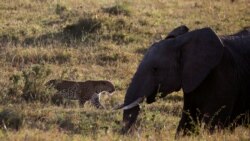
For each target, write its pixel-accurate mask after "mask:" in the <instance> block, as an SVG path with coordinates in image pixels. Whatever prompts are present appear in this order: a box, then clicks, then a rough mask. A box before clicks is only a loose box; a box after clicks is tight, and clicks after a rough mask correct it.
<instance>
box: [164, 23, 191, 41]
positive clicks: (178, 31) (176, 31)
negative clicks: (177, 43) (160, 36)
mask: <svg viewBox="0 0 250 141" xmlns="http://www.w3.org/2000/svg"><path fill="white" fill-rule="evenodd" d="M188 30H189V29H188V27H186V26H185V25H181V26H179V27H177V28H175V29H173V30H172V31H171V32H170V33H169V34H168V35H167V37H166V38H165V39H169V38H175V37H177V36H179V35H182V34H184V33H187V32H188Z"/></svg>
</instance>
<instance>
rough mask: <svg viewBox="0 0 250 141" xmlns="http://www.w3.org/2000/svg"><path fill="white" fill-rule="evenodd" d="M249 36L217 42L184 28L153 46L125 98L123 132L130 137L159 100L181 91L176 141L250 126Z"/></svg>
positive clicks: (206, 34)
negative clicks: (199, 130)
mask: <svg viewBox="0 0 250 141" xmlns="http://www.w3.org/2000/svg"><path fill="white" fill-rule="evenodd" d="M249 31H250V30H249V29H244V30H243V31H240V32H238V33H236V34H232V35H227V36H218V35H217V34H216V33H215V32H214V31H213V30H212V29H211V28H209V27H205V28H201V29H196V30H193V31H189V29H188V27H186V26H185V25H182V26H179V27H177V28H175V29H174V30H173V31H171V32H170V33H169V34H168V35H167V36H166V38H165V39H162V40H160V41H159V42H156V43H154V44H153V45H151V47H150V48H149V49H148V50H147V52H146V53H145V55H144V57H143V59H142V61H141V62H140V64H139V66H138V68H137V70H136V72H135V74H134V76H133V78H132V80H131V82H130V84H129V86H128V89H127V91H126V95H125V98H124V104H122V105H121V106H120V107H119V108H120V109H123V121H122V123H123V127H122V130H121V132H122V133H128V132H130V131H131V128H132V126H133V125H134V124H135V122H136V120H137V117H138V114H139V112H140V106H139V104H140V103H142V102H143V101H144V99H146V102H147V103H148V104H150V103H153V102H155V101H156V98H155V97H156V96H157V95H160V94H161V95H160V97H165V96H166V95H168V94H170V93H172V92H174V91H180V90H182V91H183V102H184V104H183V109H182V113H181V114H182V115H181V119H180V121H179V125H178V127H177V130H176V136H181V135H182V136H183V135H190V134H192V133H195V130H194V129H195V127H196V126H199V124H198V123H201V122H203V123H204V124H205V129H207V130H208V131H211V133H213V131H215V129H216V128H218V129H225V128H229V129H232V130H233V129H234V128H235V127H236V126H238V125H249V122H250V120H249V119H250V32H249Z"/></svg>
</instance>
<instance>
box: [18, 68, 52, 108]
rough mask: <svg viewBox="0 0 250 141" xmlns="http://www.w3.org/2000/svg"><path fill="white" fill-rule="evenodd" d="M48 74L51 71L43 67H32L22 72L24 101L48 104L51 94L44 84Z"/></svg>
mask: <svg viewBox="0 0 250 141" xmlns="http://www.w3.org/2000/svg"><path fill="white" fill-rule="evenodd" d="M50 74H51V70H50V69H48V68H46V67H44V66H43V65H42V66H41V65H34V66H32V67H31V69H28V70H25V71H23V78H24V88H23V95H22V97H23V98H24V99H25V100H26V101H40V102H43V103H46V102H49V101H50V96H51V95H52V93H51V91H50V88H47V87H46V86H45V85H44V84H45V82H46V78H47V77H48V76H49V75H50Z"/></svg>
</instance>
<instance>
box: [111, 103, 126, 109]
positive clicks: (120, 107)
mask: <svg viewBox="0 0 250 141" xmlns="http://www.w3.org/2000/svg"><path fill="white" fill-rule="evenodd" d="M123 107H124V104H120V105H117V106H115V107H114V108H113V110H119V109H122V108H123Z"/></svg>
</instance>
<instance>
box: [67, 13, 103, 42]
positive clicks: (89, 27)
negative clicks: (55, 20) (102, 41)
mask: <svg viewBox="0 0 250 141" xmlns="http://www.w3.org/2000/svg"><path fill="white" fill-rule="evenodd" d="M101 26H102V21H101V20H100V19H97V18H92V17H91V16H89V17H86V18H82V19H80V20H79V21H78V22H77V23H75V24H72V25H68V26H66V27H65V28H64V30H63V32H64V33H66V34H67V35H71V36H72V37H73V38H76V39H80V38H82V36H83V35H87V34H90V33H96V32H97V31H98V30H100V29H101Z"/></svg>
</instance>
